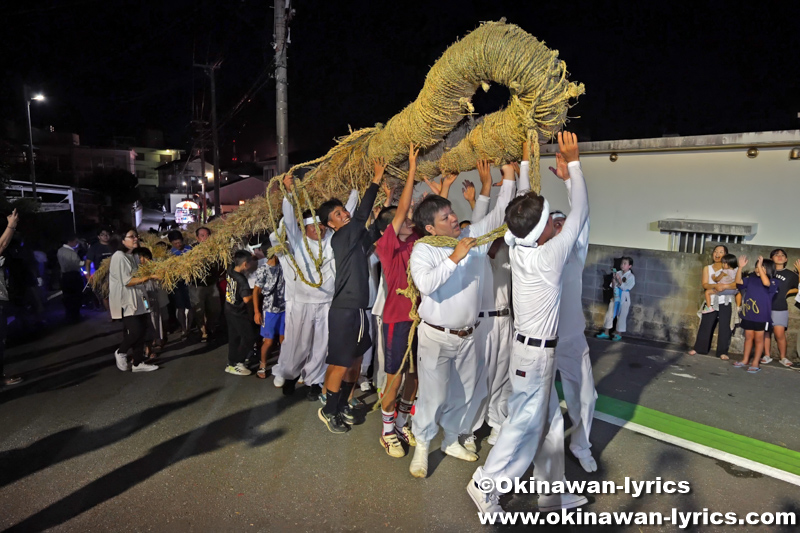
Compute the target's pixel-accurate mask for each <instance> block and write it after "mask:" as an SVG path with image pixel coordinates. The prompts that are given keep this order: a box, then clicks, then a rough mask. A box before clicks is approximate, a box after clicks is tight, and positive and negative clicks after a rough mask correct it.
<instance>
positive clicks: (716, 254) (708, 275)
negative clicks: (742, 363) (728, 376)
mask: <svg viewBox="0 0 800 533" xmlns="http://www.w3.org/2000/svg"><path fill="white" fill-rule="evenodd" d="M727 254H728V247H727V246H725V245H724V244H719V245H717V246H715V247H714V250H713V252H711V259H712V263H711V264H710V265H708V266H706V267H705V268H703V276H702V278H701V283H702V285H703V290H708V289H712V290H716V291H717V292H722V291H724V290H727V289H736V284H735V283H731V284H727V285H726V284H722V283H716V282H715V281H714V280H713V279H712V276H713V275H715V274H716V273H717V272H719V271H720V270H722V269H723V268H725V265H724V264H723V263H722V258H723V257H725V255H727ZM732 299H733V296H721V295H720V296H719V300H718V303H719V311H713V312H710V313H705V314H703V316H702V318H701V319H700V328H699V329H698V330H697V339H696V340H695V343H694V349H692V350H690V351H689V355H696V354H698V353H699V354H703V355H705V354H707V353H708V352H709V351H711V339H712V338H713V337H714V329H715V328H716V327H717V323H719V335H718V338H717V357H719V358H720V359H723V360H727V359H729V357H728V349H729V348H730V345H731V301H732Z"/></svg>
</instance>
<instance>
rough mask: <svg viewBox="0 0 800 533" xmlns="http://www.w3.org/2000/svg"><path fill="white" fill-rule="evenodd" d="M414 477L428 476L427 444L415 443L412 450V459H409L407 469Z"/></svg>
mask: <svg viewBox="0 0 800 533" xmlns="http://www.w3.org/2000/svg"><path fill="white" fill-rule="evenodd" d="M408 470H409V472H411V475H412V476H414V477H421V478H424V477H426V476H427V475H428V443H427V442H420V441H417V447H416V449H415V450H414V458H413V459H411V466H410V467H409V468H408Z"/></svg>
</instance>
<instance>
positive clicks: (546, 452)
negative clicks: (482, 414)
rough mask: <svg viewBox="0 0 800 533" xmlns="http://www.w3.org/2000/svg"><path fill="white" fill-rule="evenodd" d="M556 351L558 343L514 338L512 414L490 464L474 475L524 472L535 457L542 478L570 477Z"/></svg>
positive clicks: (538, 476)
mask: <svg viewBox="0 0 800 533" xmlns="http://www.w3.org/2000/svg"><path fill="white" fill-rule="evenodd" d="M555 360H556V354H555V349H553V348H540V347H538V346H527V345H525V344H522V343H520V342H516V341H514V347H513V351H512V355H511V363H510V365H509V377H510V380H511V388H512V389H511V396H509V398H508V418H507V419H506V420H505V422H503V425H502V426H501V428H500V435H499V436H498V437H497V443H496V444H495V445H494V447H493V448H492V450H491V451H490V452H489V456H488V457H487V458H486V464H484V465H483V466H482V467H479V468H478V469H477V470H476V471H475V474H474V475H473V476H472V477H473V479H475V480H476V481H477V480H480V479H482V478H485V477H488V478H492V479H493V480H494V481H495V483H496V482H497V480H498V479H500V478H504V477H506V478H510V479H513V478H514V477H519V476H521V475H523V474H524V473H525V471H526V470H527V469H528V467H529V466H530V464H531V461H533V475H534V476H535V477H536V479H537V480H542V481H549V482H551V483H552V482H554V481H562V480H563V479H564V419H563V418H562V417H561V409H560V408H559V405H558V394H557V393H556V388H555V371H556V362H555Z"/></svg>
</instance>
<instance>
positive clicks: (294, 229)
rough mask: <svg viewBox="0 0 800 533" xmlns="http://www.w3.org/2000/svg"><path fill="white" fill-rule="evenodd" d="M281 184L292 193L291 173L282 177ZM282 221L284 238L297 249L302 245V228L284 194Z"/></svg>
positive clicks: (292, 180) (292, 178)
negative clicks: (284, 231) (284, 232)
mask: <svg viewBox="0 0 800 533" xmlns="http://www.w3.org/2000/svg"><path fill="white" fill-rule="evenodd" d="M283 186H284V187H286V192H288V193H289V194H294V177H292V175H291V173H289V174H286V176H284V177H283ZM282 205H283V221H284V224H283V225H284V227H285V228H286V240H287V241H289V245H290V246H291V247H292V248H293V249H294V250H299V249H300V247H301V246H302V245H303V230H302V229H301V228H300V226H299V225H298V223H297V218H296V217H295V212H294V205H292V202H291V201H290V200H289V198H287V197H286V196H284V197H283V204H282Z"/></svg>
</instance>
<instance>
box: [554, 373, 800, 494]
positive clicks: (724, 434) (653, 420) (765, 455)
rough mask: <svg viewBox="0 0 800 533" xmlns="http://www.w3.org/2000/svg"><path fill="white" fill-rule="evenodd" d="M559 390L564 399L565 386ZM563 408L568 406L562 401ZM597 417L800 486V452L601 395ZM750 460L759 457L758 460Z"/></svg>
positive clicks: (598, 400)
mask: <svg viewBox="0 0 800 533" xmlns="http://www.w3.org/2000/svg"><path fill="white" fill-rule="evenodd" d="M556 387H557V389H558V394H559V397H560V398H563V394H562V392H561V383H560V382H557V383H556ZM561 404H562V406H566V405H565V403H564V402H563V401H562V402H561ZM594 417H595V418H596V419H597V420H602V421H603V422H607V423H609V424H613V425H615V426H618V427H622V428H625V429H629V430H631V431H634V432H636V433H640V434H642V435H647V436H648V437H652V438H654V439H657V440H660V441H663V442H668V443H670V444H674V445H676V446H680V447H681V448H685V449H687V450H691V451H693V452H696V453H699V454H701V455H705V456H707V457H713V458H715V459H720V460H722V461H725V462H727V463H731V464H734V465H736V466H740V467H743V468H747V469H748V470H752V471H753V472H759V473H761V474H764V475H766V476H770V477H773V478H776V479H780V480H782V481H786V482H787V483H791V484H793V485H797V486H800V452H796V451H794V450H790V449H788V448H783V447H781V446H777V445H775V444H770V443H768V442H763V441H760V440H757V439H753V438H750V437H745V436H744V435H739V434H736V433H732V432H730V431H725V430H723V429H718V428H715V427H711V426H707V425H705V424H700V423H698V422H693V421H691V420H687V419H685V418H680V417H677V416H673V415H669V414H667V413H662V412H660V411H656V410H654V409H650V408H648V407H644V406H641V405H636V404H633V403H630V402H626V401H623V400H617V399H615V398H611V397H609V396H605V395H602V394H599V395H598V397H597V404H596V406H595V413H594ZM750 457H758V458H759V460H758V461H755V460H753V459H750Z"/></svg>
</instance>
